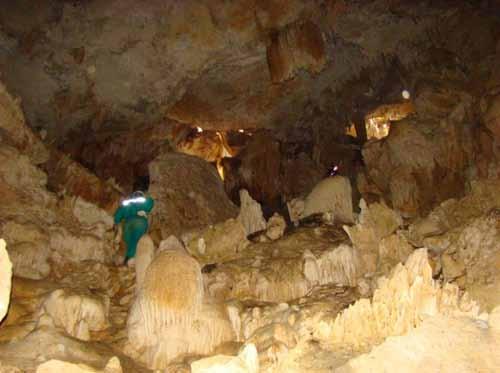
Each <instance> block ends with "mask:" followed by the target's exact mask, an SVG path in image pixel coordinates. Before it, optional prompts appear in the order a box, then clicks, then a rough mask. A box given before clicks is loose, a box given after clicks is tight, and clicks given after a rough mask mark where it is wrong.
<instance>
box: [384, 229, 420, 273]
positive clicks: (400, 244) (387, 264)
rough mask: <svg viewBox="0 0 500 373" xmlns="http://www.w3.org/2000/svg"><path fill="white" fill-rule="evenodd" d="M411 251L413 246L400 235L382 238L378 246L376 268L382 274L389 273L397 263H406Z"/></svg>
mask: <svg viewBox="0 0 500 373" xmlns="http://www.w3.org/2000/svg"><path fill="white" fill-rule="evenodd" d="M413 249H414V248H413V246H411V245H410V244H409V243H408V241H407V240H406V238H404V237H403V236H402V235H401V234H392V235H390V236H388V237H385V238H383V239H382V240H381V241H380V242H379V245H378V264H377V268H378V269H379V270H380V271H381V272H382V273H389V272H390V270H391V269H392V268H393V267H394V266H396V265H397V264H398V263H404V262H406V259H408V257H409V256H410V254H411V253H412V252H413Z"/></svg>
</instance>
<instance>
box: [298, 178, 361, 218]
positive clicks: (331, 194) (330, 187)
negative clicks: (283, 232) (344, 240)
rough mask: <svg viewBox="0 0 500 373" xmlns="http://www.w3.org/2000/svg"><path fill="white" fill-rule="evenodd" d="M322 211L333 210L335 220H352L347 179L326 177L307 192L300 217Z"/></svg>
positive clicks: (350, 195) (349, 186)
mask: <svg viewBox="0 0 500 373" xmlns="http://www.w3.org/2000/svg"><path fill="white" fill-rule="evenodd" d="M323 212H333V214H334V216H335V220H336V221H340V222H344V223H352V222H354V216H353V210H352V190H351V183H350V181H349V179H347V178H345V177H343V176H335V177H329V178H326V179H324V180H322V181H320V182H319V183H318V184H317V185H316V186H315V187H314V189H313V190H312V191H311V193H309V195H308V196H307V197H306V199H305V201H304V212H303V214H302V216H301V217H302V218H305V217H307V216H310V215H312V214H317V213H323Z"/></svg>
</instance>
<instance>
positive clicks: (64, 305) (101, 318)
mask: <svg viewBox="0 0 500 373" xmlns="http://www.w3.org/2000/svg"><path fill="white" fill-rule="evenodd" d="M108 314H109V299H100V298H98V297H96V296H90V295H85V294H75V293H71V292H69V291H66V290H63V289H59V290H55V291H54V292H52V293H51V294H50V295H49V296H48V297H47V299H46V300H45V302H44V304H43V306H42V310H41V313H40V318H41V320H40V324H42V325H43V324H48V325H51V324H53V325H54V326H57V327H62V328H63V329H64V330H65V331H66V332H67V333H68V334H69V335H71V336H72V337H75V338H78V339H81V340H84V341H88V340H90V339H91V334H90V333H91V332H96V331H101V330H104V329H106V328H107V327H108Z"/></svg>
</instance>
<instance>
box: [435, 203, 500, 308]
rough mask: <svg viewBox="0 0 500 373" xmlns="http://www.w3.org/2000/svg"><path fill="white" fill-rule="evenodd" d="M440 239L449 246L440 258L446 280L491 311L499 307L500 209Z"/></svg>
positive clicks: (473, 220)
mask: <svg viewBox="0 0 500 373" xmlns="http://www.w3.org/2000/svg"><path fill="white" fill-rule="evenodd" d="M440 239H442V240H444V241H446V242H447V244H448V247H447V248H446V250H445V251H444V252H443V254H442V256H441V264H442V266H443V277H444V279H445V280H446V281H453V280H456V279H457V283H458V284H459V285H460V287H463V288H465V289H466V290H467V291H468V292H469V293H470V294H471V296H472V297H473V298H474V299H475V300H477V301H478V303H479V304H481V306H482V307H483V308H485V309H486V310H488V311H490V310H491V309H493V307H495V306H496V305H498V304H499V303H500V295H499V290H500V273H499V271H498V268H499V265H500V244H499V240H500V209H493V210H491V211H490V212H488V213H487V214H485V215H484V216H482V217H479V218H476V219H472V220H471V221H469V222H468V223H467V224H465V225H464V226H463V227H461V228H455V229H454V230H453V231H451V232H450V233H449V234H446V235H444V236H443V237H442V238H440ZM462 276H463V278H461V277H462Z"/></svg>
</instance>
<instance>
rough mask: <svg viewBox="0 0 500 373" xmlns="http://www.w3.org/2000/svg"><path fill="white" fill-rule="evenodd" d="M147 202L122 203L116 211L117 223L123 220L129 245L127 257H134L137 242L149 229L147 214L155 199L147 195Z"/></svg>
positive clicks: (125, 238) (126, 240) (124, 233)
mask: <svg viewBox="0 0 500 373" xmlns="http://www.w3.org/2000/svg"><path fill="white" fill-rule="evenodd" d="M145 198H146V201H145V202H135V203H130V204H128V205H126V206H125V205H123V204H122V205H120V207H119V208H118V210H116V212H115V224H120V223H121V221H122V220H123V236H122V237H123V240H124V241H125V245H126V246H127V254H126V255H125V257H126V259H130V258H133V257H134V256H135V252H136V250H137V243H138V242H139V240H140V238H141V237H142V235H143V234H144V233H146V232H147V231H148V218H147V214H149V213H150V212H151V210H152V209H153V206H154V201H153V199H152V198H151V197H145Z"/></svg>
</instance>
